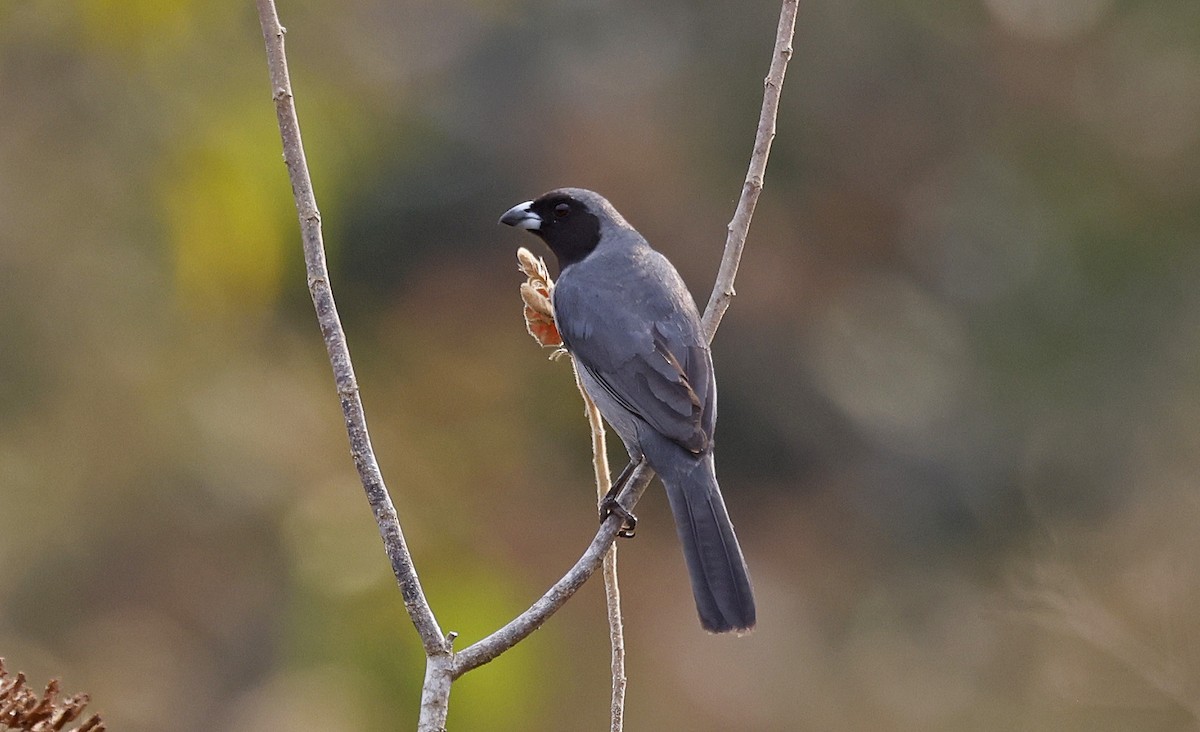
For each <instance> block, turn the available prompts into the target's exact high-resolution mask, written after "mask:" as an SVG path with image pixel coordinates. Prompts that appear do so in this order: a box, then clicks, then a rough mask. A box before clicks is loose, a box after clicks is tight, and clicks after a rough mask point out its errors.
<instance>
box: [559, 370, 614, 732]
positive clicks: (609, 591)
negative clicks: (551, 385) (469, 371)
mask: <svg viewBox="0 0 1200 732" xmlns="http://www.w3.org/2000/svg"><path fill="white" fill-rule="evenodd" d="M571 366H572V367H573V368H574V370H575V386H577V387H578V388H579V394H580V396H582V397H583V408H584V411H585V412H586V413H587V418H588V425H589V426H590V427H591V430H592V466H593V472H594V473H595V476H596V498H597V500H598V505H599V504H602V503H603V502H604V497H605V496H606V495H608V490H609V488H611V487H612V474H611V472H610V471H609V468H608V450H607V448H606V445H605V439H604V420H603V419H602V418H601V417H600V410H599V409H598V408H597V407H596V403H595V402H593V401H592V398H591V397H590V396H588V393H587V390H586V389H584V388H583V381H581V380H580V378H579V364H577V363H576V362H575V360H574V359H572V360H571ZM603 575H604V600H605V602H604V604H605V607H606V608H607V609H608V640H609V646H610V647H611V648H612V660H611V663H610V667H611V669H612V700H611V704H610V705H609V710H610V719H611V722H612V724H611V727H610V732H621V730H622V729H624V726H625V682H626V679H625V626H624V622H623V620H622V619H621V586H620V585H619V584H618V581H617V544H616V542H613V543H612V544H611V545H610V546H609V547H608V551H607V552H606V553H605V555H604V571H603Z"/></svg>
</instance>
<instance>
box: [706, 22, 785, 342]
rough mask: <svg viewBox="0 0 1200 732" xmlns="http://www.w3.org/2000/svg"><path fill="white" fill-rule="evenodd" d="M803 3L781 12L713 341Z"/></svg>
mask: <svg viewBox="0 0 1200 732" xmlns="http://www.w3.org/2000/svg"><path fill="white" fill-rule="evenodd" d="M799 7H800V0H783V7H782V9H780V11H779V27H778V29H777V30H776V31H775V52H774V54H773V55H772V56H771V68H770V69H769V70H768V71H767V78H766V79H765V80H764V81H763V86H764V87H765V89H764V91H763V102H762V111H761V112H759V115H758V131H757V132H756V133H755V135H754V152H753V154H751V156H750V169H749V170H747V171H746V182H745V183H743V184H742V196H741V198H739V199H738V205H737V208H736V209H735V210H734V213H733V219H732V220H730V222H729V226H728V227H727V228H728V230H729V234H728V236H727V237H726V238H725V254H724V255H723V256H722V257H721V269H720V270H719V271H718V272H717V283H716V285H715V286H714V287H713V291H712V296H711V297H709V298H708V306H707V307H705V308H704V329H705V331H706V332H707V333H708V340H709V341H712V339H713V336H714V335H716V333H717V327H718V326H720V325H721V318H723V317H724V316H725V311H726V310H728V309H729V301H730V300H732V299H733V296H734V294H735V293H734V290H733V280H734V278H735V277H737V271H738V264H739V263H741V261H742V249H744V248H745V246H746V236H747V235H748V234H749V233H750V219H751V218H752V217H753V216H754V207H755V206H757V205H758V195H759V194H760V193H762V188H763V178H764V176H765V175H766V173H767V158H768V157H770V155H771V143H772V142H774V140H775V118H776V117H778V116H779V95H780V93H781V92H782V91H783V75H784V74H785V73H786V72H787V65H788V61H790V60H791V59H792V36H793V35H794V33H795V30H796V11H797V10H799Z"/></svg>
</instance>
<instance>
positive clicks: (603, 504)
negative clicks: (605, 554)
mask: <svg viewBox="0 0 1200 732" xmlns="http://www.w3.org/2000/svg"><path fill="white" fill-rule="evenodd" d="M637 465H638V461H637V460H630V461H629V464H628V465H626V466H625V469H624V470H622V471H621V473H620V474H619V475H618V476H617V479H616V480H614V481H613V484H612V488H609V489H608V493H605V494H604V498H602V499H600V521H601V522H602V523H603V521H604V519H606V518H608V517H609V516H612V515H614V514H615V515H617V516H620V517H621V528H620V529H618V530H617V536H619V537H621V538H622V539H632V538H633V535H634V533H635V532H636V531H637V521H638V520H637V516H635V515H634V514H633V512H632V511H630V510H629V509H627V508H625V507H624V506H622V505H621V503H620V502H619V501H618V500H617V496H619V495H621V489H622V488H624V487H625V484H626V483H628V482H629V476H631V475H633V469H634V468H636V467H637Z"/></svg>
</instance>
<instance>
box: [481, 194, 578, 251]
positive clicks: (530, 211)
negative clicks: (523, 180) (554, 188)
mask: <svg viewBox="0 0 1200 732" xmlns="http://www.w3.org/2000/svg"><path fill="white" fill-rule="evenodd" d="M500 223H502V224H508V225H509V226H516V227H518V228H521V229H529V231H530V232H532V233H534V234H537V235H538V236H540V237H541V238H542V241H544V242H546V246H548V247H550V251H552V252H554V256H555V257H557V258H558V266H559V268H560V269H562V268H565V267H567V266H568V265H571V264H575V263H576V262H578V261H580V260H582V259H583V258H584V257H586V256H587V255H589V254H591V252H592V250H593V249H595V248H596V246H597V245H598V244H599V243H600V218H599V217H598V216H596V214H595V213H593V212H592V211H591V209H590V208H589V207H588V205H587V204H586V203H584V202H583V201H580V200H578V199H576V198H572V197H571V196H570V195H569V194H565V193H560V192H551V193H547V194H546V195H544V196H542V197H541V198H538V199H537V200H534V201H527V202H526V203H522V204H519V205H517V206H513V207H512V208H511V209H509V210H508V211H507V212H505V214H504V215H503V216H501V217H500Z"/></svg>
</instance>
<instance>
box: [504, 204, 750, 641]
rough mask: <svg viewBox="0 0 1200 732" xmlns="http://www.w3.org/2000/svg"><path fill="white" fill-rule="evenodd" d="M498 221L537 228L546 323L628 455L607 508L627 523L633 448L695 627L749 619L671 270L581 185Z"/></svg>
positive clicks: (698, 368) (701, 383)
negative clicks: (654, 483) (676, 558)
mask: <svg viewBox="0 0 1200 732" xmlns="http://www.w3.org/2000/svg"><path fill="white" fill-rule="evenodd" d="M500 223H502V224H508V225H509V226H515V227H518V228H522V229H528V230H529V231H530V232H532V233H534V234H536V235H538V236H539V237H541V238H542V240H543V241H545V242H546V245H547V246H548V247H550V251H552V252H553V253H554V255H555V257H557V259H558V264H559V278H558V282H557V284H556V285H555V287H554V293H553V296H552V300H553V304H554V315H555V321H556V323H557V325H558V332H559V334H560V335H561V336H562V339H563V344H564V345H565V346H566V348H567V350H568V351H569V352H570V354H571V355H572V356H573V357H574V359H575V361H576V363H577V364H579V366H581V367H582V368H581V371H580V377H581V379H582V381H583V386H584V388H585V389H587V393H588V395H589V396H591V398H592V401H594V402H595V403H596V406H597V407H598V408H599V409H600V413H601V414H602V415H604V419H605V421H606V422H608V424H609V425H610V426H611V427H612V429H613V430H614V431H615V432H616V433H617V435H619V436H620V438H621V441H622V442H624V443H625V449H626V450H627V451H628V452H629V457H630V459H631V461H632V462H631V463H630V467H629V468H626V469H625V470H624V471H622V474H621V476H620V477H618V479H617V481H616V482H615V483H614V490H613V492H611V493H610V494H609V500H607V501H606V506H607V508H608V510H609V511H611V512H615V513H620V514H621V515H623V516H624V517H625V518H626V519H627V520H633V517H632V516H631V515H629V514H628V512H625V511H624V509H621V508H620V507H619V506H618V505H617V504H616V502H615V501H614V500H612V499H613V498H615V495H616V492H617V491H618V490H619V489H620V486H621V485H622V484H623V483H624V481H625V480H626V479H628V477H629V474H630V473H631V472H632V466H633V465H635V464H636V463H637V462H638V460H639V459H640V458H641V457H643V456H645V458H646V460H647V461H648V462H649V463H650V467H652V468H654V471H655V472H656V473H658V475H659V477H660V478H661V479H662V482H663V485H665V486H666V489H667V499H668V501H669V502H670V504H671V513H672V514H673V515H674V517H675V528H676V529H677V531H678V533H679V540H680V542H681V543H682V545H683V554H684V557H685V559H686V560H687V567H688V573H689V574H690V575H691V580H692V593H693V594H694V595H695V597H696V610H697V611H698V612H699V614H700V624H701V625H702V626H703V627H704V628H705V629H706V630H709V631H712V632H714V633H724V632H727V631H745V630H749V629H750V628H753V627H754V622H755V612H754V595H753V593H752V591H751V589H750V577H749V574H748V573H747V571H746V562H745V559H743V558H742V549H741V547H740V546H738V540H737V536H736V535H734V533H733V524H732V523H731V522H730V520H729V514H728V513H727V512H726V511H725V501H724V500H723V499H722V498H721V489H720V488H719V487H718V486H717V475H716V471H715V468H714V466H713V428H714V427H715V425H716V420H717V384H716V381H715V380H714V378H713V367H712V356H711V354H710V353H709V350H708V341H707V339H706V338H705V336H704V332H703V329H702V328H701V326H700V315H699V313H698V312H697V310H696V303H695V302H694V301H693V300H692V296H691V294H690V293H689V292H688V290H687V287H685V286H684V284H683V280H682V279H681V278H680V277H679V273H678V272H676V271H675V268H674V267H672V266H671V263H670V262H668V261H667V259H666V257H664V256H663V255H661V254H659V253H658V252H656V251H654V250H653V249H651V248H650V245H649V244H648V243H647V242H646V240H645V239H644V238H643V237H642V235H641V234H639V233H638V232H637V230H636V229H634V228H633V227H632V226H630V225H629V223H628V222H626V221H625V219H624V218H623V217H622V216H621V214H619V213H617V210H616V209H615V208H613V206H612V204H610V203H609V202H608V201H607V200H605V199H604V197H602V196H600V195H599V194H597V193H594V192H592V191H588V190H583V189H581V188H560V189H558V190H554V191H550V192H549V193H547V194H545V195H543V196H542V197H541V198H538V199H537V200H534V201H526V202H525V203H522V204H519V205H517V206H514V207H512V208H511V209H509V210H508V211H507V212H505V214H504V215H503V216H501V217H500ZM627 528H630V529H632V525H628V527H627Z"/></svg>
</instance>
